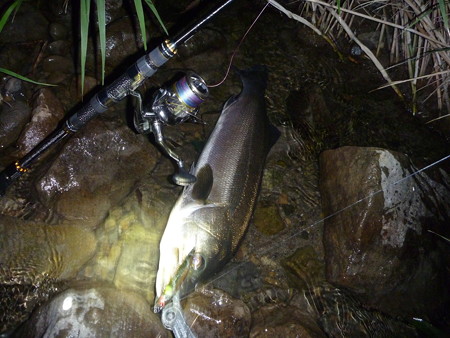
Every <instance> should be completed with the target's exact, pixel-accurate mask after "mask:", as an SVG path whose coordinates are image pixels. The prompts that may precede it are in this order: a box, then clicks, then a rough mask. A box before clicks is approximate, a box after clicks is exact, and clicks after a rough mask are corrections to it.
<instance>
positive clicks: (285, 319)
mask: <svg viewBox="0 0 450 338" xmlns="http://www.w3.org/2000/svg"><path fill="white" fill-rule="evenodd" d="M250 337H252V338H253V337H305V338H306V337H311V338H316V337H317V338H322V337H323V338H324V337H326V335H325V333H324V332H323V331H322V330H321V329H320V327H319V326H318V325H317V324H316V322H315V320H314V318H312V317H311V316H310V315H309V314H308V313H305V312H303V311H301V310H300V309H299V308H297V307H294V306H289V305H278V304H277V305H273V304H272V305H266V306H264V307H262V308H260V309H258V310H257V311H256V312H254V313H253V314H252V330H251V332H250Z"/></svg>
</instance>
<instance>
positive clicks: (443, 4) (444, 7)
mask: <svg viewBox="0 0 450 338" xmlns="http://www.w3.org/2000/svg"><path fill="white" fill-rule="evenodd" d="M439 9H440V11H441V16H442V21H443V22H444V27H445V29H447V30H448V16H447V4H446V1H445V0H439Z"/></svg>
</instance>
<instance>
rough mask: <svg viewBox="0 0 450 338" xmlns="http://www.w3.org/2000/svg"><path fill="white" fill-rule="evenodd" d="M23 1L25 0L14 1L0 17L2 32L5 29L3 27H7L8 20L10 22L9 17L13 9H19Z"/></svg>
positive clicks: (0, 29)
mask: <svg viewBox="0 0 450 338" xmlns="http://www.w3.org/2000/svg"><path fill="white" fill-rule="evenodd" d="M22 2H23V0H16V1H14V2H13V3H12V4H11V5H10V6H9V7H8V9H7V10H6V11H5V13H4V14H3V15H2V17H1V19H0V33H1V31H2V30H3V27H5V25H6V22H8V19H9V17H10V15H11V13H12V12H13V10H14V9H15V10H16V11H17V10H18V9H19V7H20V5H21V4H22Z"/></svg>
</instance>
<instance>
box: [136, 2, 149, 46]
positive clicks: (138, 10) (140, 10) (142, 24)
mask: <svg viewBox="0 0 450 338" xmlns="http://www.w3.org/2000/svg"><path fill="white" fill-rule="evenodd" d="M134 7H136V14H137V17H138V20H139V28H140V29H141V35H142V42H143V43H144V50H147V34H146V32H145V17H144V9H143V8H142V0H134Z"/></svg>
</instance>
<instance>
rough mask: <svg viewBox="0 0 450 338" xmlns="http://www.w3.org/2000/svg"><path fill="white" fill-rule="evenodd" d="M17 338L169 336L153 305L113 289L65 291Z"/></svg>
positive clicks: (39, 310) (22, 328) (33, 317)
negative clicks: (154, 311) (152, 308)
mask: <svg viewBox="0 0 450 338" xmlns="http://www.w3.org/2000/svg"><path fill="white" fill-rule="evenodd" d="M14 336H16V337H44V336H45V337H167V331H166V330H165V329H164V327H163V326H162V324H161V322H160V320H159V318H158V317H157V316H156V315H155V314H154V313H152V311H151V310H150V306H149V304H148V303H147V302H146V301H145V300H143V299H142V298H141V297H139V296H137V295H136V294H134V293H132V292H124V291H119V290H116V289H114V288H109V287H93V288H88V287H86V288H83V287H77V288H72V289H68V290H66V291H64V292H63V293H61V294H59V295H58V296H56V297H54V298H53V299H52V300H51V301H50V302H49V303H47V304H46V305H44V306H42V307H41V308H39V309H38V310H37V311H35V312H34V313H33V316H32V317H31V319H30V320H28V321H27V322H25V323H24V325H23V326H22V327H21V328H20V329H19V331H18V332H16V333H15V334H14Z"/></svg>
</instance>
